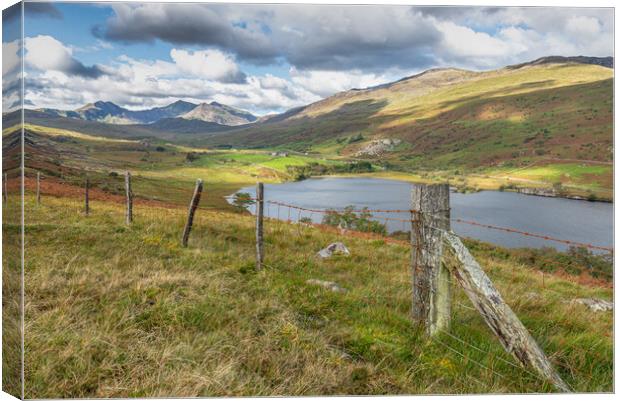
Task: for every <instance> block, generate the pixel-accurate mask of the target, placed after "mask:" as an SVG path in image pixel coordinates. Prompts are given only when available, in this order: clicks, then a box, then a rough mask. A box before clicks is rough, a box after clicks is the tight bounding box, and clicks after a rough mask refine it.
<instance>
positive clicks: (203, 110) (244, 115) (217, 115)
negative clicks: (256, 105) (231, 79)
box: [180, 101, 257, 126]
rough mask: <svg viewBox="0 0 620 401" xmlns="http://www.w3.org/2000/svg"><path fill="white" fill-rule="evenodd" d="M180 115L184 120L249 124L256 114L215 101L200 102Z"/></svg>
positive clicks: (223, 123)
mask: <svg viewBox="0 0 620 401" xmlns="http://www.w3.org/2000/svg"><path fill="white" fill-rule="evenodd" d="M180 117H181V118H184V119H186V120H201V121H206V122H213V123H217V124H220V125H229V126H235V125H244V124H249V123H252V122H254V121H256V120H257V118H256V116H254V115H253V114H251V113H249V112H247V111H244V110H240V109H236V108H234V107H231V106H227V105H225V104H221V103H218V102H216V101H212V102H211V103H200V104H199V105H197V106H196V107H195V108H194V109H193V110H191V111H189V112H187V113H185V114H183V115H182V116H180Z"/></svg>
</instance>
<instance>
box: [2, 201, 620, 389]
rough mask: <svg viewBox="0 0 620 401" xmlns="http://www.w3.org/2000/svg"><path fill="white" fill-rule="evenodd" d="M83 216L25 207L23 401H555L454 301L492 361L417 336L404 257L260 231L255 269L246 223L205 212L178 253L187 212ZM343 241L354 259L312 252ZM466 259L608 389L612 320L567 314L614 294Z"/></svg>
mask: <svg viewBox="0 0 620 401" xmlns="http://www.w3.org/2000/svg"><path fill="white" fill-rule="evenodd" d="M16 206H17V203H16V198H14V197H11V198H10V199H9V205H8V209H5V211H7V210H8V211H9V212H11V211H14V208H15V207H16ZM80 210H81V202H80V201H79V200H71V199H68V198H53V197H49V196H47V197H44V198H43V204H42V205H41V206H36V205H34V203H33V198H32V196H30V195H28V196H27V197H26V212H27V219H26V240H27V244H28V245H27V253H26V283H27V287H26V297H27V303H26V334H27V335H26V372H25V378H26V397H27V398H57V397H63V398H65V397H82V398H88V397H132V396H145V397H151V396H159V397H169V396H223V395H229V396H233V395H234V396H239V395H255V396H267V395H326V394H437V393H451V394H456V393H504V392H546V391H553V389H552V387H551V386H550V385H549V384H546V383H543V382H541V381H540V380H539V379H537V378H535V377H533V376H531V375H529V374H527V373H524V372H523V371H522V370H520V369H517V368H514V367H512V366H511V365H509V364H507V363H505V362H503V361H502V360H501V359H500V358H504V359H507V360H510V356H509V355H507V354H506V353H505V352H504V351H503V350H502V348H501V346H500V345H499V343H498V341H497V340H496V339H495V338H494V337H493V335H492V334H491V332H490V330H489V329H488V328H487V327H486V325H485V324H484V322H483V321H482V319H481V317H480V316H479V315H478V313H477V312H475V311H473V310H471V309H470V308H468V307H467V305H469V303H468V301H467V300H466V298H465V297H464V295H463V293H462V292H461V291H456V292H455V297H456V299H455V303H454V313H453V325H452V330H451V333H452V334H453V335H455V336H457V337H458V338H460V339H463V340H464V341H466V342H467V343H470V344H474V345H475V346H476V347H478V348H480V349H483V350H485V352H483V353H481V352H479V351H477V350H475V349H473V348H470V347H469V346H467V345H464V344H462V343H460V342H459V341H457V340H455V339H453V338H452V337H450V336H448V335H442V336H441V337H440V338H439V339H438V341H427V340H426V339H424V338H423V337H422V336H421V335H419V333H418V332H417V330H416V328H415V327H414V326H413V325H412V323H411V321H410V318H409V313H410V302H411V301H410V296H411V295H410V292H411V287H410V274H409V270H408V264H409V249H408V247H407V246H405V245H400V244H386V243H384V242H383V241H382V240H367V239H357V238H353V237H342V236H340V235H337V234H334V233H329V232H324V231H321V230H318V229H316V228H308V227H302V226H297V225H289V224H286V223H281V222H275V221H267V222H266V243H265V250H266V265H267V268H266V269H265V270H264V271H261V272H258V273H257V272H255V271H254V263H253V260H254V259H253V258H254V251H255V248H254V220H253V218H252V217H251V216H247V215H241V214H230V213H227V212H217V211H205V210H199V211H198V213H197V215H196V220H195V223H194V224H195V225H194V230H193V232H192V234H191V237H190V243H189V247H188V248H186V249H184V248H181V247H180V244H179V238H180V234H181V229H182V227H183V223H184V219H185V214H186V211H185V208H179V209H162V208H154V207H145V206H136V207H135V209H134V210H135V222H134V224H132V225H131V226H126V225H125V224H124V222H123V221H124V218H123V209H122V207H121V206H120V205H118V204H113V203H110V202H98V201H93V202H92V214H91V216H90V217H88V218H86V217H84V216H82V215H81V213H80ZM6 215H7V213H5V216H6ZM6 226H7V225H6V224H5V227H6ZM335 240H341V241H344V242H345V243H346V245H347V246H348V247H349V249H350V250H351V252H352V256H350V257H336V258H334V259H332V260H325V261H321V260H318V259H317V258H316V257H315V256H314V255H315V253H316V252H317V251H318V250H319V249H320V248H321V247H323V246H325V245H326V244H328V243H329V242H332V241H335ZM475 256H476V257H477V258H478V260H479V261H480V263H481V264H482V266H483V267H484V268H485V270H486V271H487V273H488V274H489V276H490V277H491V278H492V280H493V281H494V283H495V284H496V285H497V287H498V288H499V290H500V292H501V293H502V294H503V296H504V297H505V299H506V300H507V302H508V303H509V304H510V305H511V306H512V307H513V308H514V310H515V312H516V313H517V315H518V316H519V317H520V318H521V319H522V321H523V322H524V324H525V325H526V326H527V327H528V329H529V330H530V331H531V332H532V334H533V335H534V337H535V338H536V339H537V340H538V341H539V342H540V344H541V346H542V348H543V349H544V350H545V352H546V353H547V355H548V356H549V357H550V359H551V361H552V363H553V364H554V366H555V367H556V368H558V370H559V371H560V373H561V375H562V377H563V378H564V379H565V380H566V381H567V382H568V383H569V384H570V385H571V386H572V387H573V388H574V389H575V390H577V391H597V392H600V391H605V392H608V391H611V390H612V366H613V365H612V362H613V361H612V349H613V348H612V346H613V345H612V336H611V333H612V315H611V314H610V313H597V314H594V313H590V312H589V311H588V310H586V309H585V308H583V307H581V306H578V305H571V304H570V303H568V302H567V301H570V300H571V299H572V298H574V297H588V296H596V297H602V298H605V299H610V298H611V297H612V291H611V290H610V289H605V288H598V287H584V286H580V285H577V284H575V283H573V282H570V281H566V280H565V279H561V278H558V277H553V276H550V275H547V276H546V277H545V279H544V283H545V284H544V286H543V280H542V277H541V275H540V274H539V273H536V272H535V271H533V270H532V269H531V268H529V267H528V266H527V265H521V264H517V263H514V262H512V261H510V260H504V259H502V258H497V257H496V256H495V253H493V252H487V251H485V250H484V249H482V248H481V249H476V250H475ZM310 278H316V279H322V280H330V281H335V282H337V283H338V284H340V285H341V286H342V287H344V288H346V289H347V290H348V292H346V293H344V294H342V293H334V292H330V291H327V290H325V289H322V288H320V287H314V286H311V285H308V284H306V280H307V279H310ZM462 305H465V306H462ZM441 343H444V344H445V345H447V346H449V347H451V348H453V349H454V350H456V351H458V353H460V354H463V355H464V357H462V356H460V355H459V354H458V353H455V352H453V351H450V350H448V349H447V348H446V347H445V345H442V344H441ZM487 351H488V352H487ZM477 362H478V363H481V364H482V365H483V366H485V368H482V367H480V366H479V365H478V364H477Z"/></svg>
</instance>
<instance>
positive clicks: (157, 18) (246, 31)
mask: <svg viewBox="0 0 620 401" xmlns="http://www.w3.org/2000/svg"><path fill="white" fill-rule="evenodd" d="M111 7H112V9H113V10H114V16H113V17H111V18H110V19H108V21H107V22H106V23H105V24H104V25H96V26H94V27H93V30H92V32H93V34H94V35H95V36H96V37H99V38H104V39H107V40H111V41H120V42H125V43H135V42H150V43H152V42H154V41H155V40H156V39H160V40H163V41H166V42H169V43H172V44H175V45H192V44H194V45H196V44H199V45H211V46H217V47H220V48H224V49H230V50H232V51H234V52H235V53H236V54H237V55H238V56H239V57H241V58H244V59H250V60H272V59H273V58H274V57H275V56H276V55H277V52H276V49H275V48H274V47H273V44H272V43H271V42H270V41H269V39H268V38H267V34H266V33H265V32H264V31H262V27H261V26H259V25H257V24H253V23H246V24H237V25H235V24H234V23H233V22H232V21H229V20H227V19H226V18H225V17H223V16H222V15H219V14H218V13H217V12H216V11H215V9H217V7H210V6H207V5H201V4H114V5H112V6H111Z"/></svg>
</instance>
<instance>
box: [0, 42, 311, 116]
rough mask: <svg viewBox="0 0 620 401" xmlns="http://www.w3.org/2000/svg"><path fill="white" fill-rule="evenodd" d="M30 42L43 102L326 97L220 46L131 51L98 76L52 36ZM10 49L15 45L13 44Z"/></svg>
mask: <svg viewBox="0 0 620 401" xmlns="http://www.w3.org/2000/svg"><path fill="white" fill-rule="evenodd" d="M26 46H27V52H28V53H27V58H26V61H27V69H26V71H27V73H28V79H27V85H26V99H27V100H28V101H29V102H32V103H33V104H34V105H36V106H37V107H50V108H65V109H74V108H77V107H80V106H82V105H83V104H85V103H90V102H94V101H97V100H107V101H112V102H115V103H118V104H120V105H123V106H126V107H129V108H146V107H154V106H163V105H167V104H169V103H171V102H173V101H175V100H177V99H184V100H187V101H194V102H204V101H207V100H215V101H218V102H221V103H224V104H229V105H231V106H235V107H239V108H243V109H247V110H250V111H252V112H254V113H258V114H265V113H269V112H273V111H284V110H286V109H289V108H292V107H296V106H300V105H303V104H307V103H310V102H314V101H317V100H319V99H320V97H319V96H318V95H317V94H316V93H313V92H311V91H310V90H307V89H305V88H303V87H301V86H299V85H295V84H294V83H293V82H292V81H290V80H287V79H284V78H280V77H276V76H274V75H271V74H265V75H261V76H246V75H245V74H244V73H243V72H242V71H241V69H240V68H239V66H238V65H237V64H236V63H235V61H234V59H233V57H232V56H231V55H229V54H225V53H223V52H221V51H219V50H204V51H202V50H201V51H193V52H189V51H186V50H182V49H172V50H171V52H170V57H171V59H172V61H166V60H159V59H158V60H141V59H134V58H132V57H129V56H126V55H125V56H121V57H118V58H116V59H115V60H113V61H112V62H111V63H110V64H109V65H105V66H97V68H99V69H100V70H101V71H105V73H104V74H101V75H99V76H97V77H92V76H88V75H80V74H75V73H74V67H73V66H72V60H74V61H76V62H77V60H75V59H74V58H73V54H72V50H71V48H69V47H68V46H65V45H63V44H62V43H61V42H60V41H58V40H56V39H54V38H52V37H35V38H27V40H26ZM5 50H6V51H7V52H8V51H12V47H7V48H6V49H5ZM43 50H45V51H43ZM40 53H44V54H45V55H46V56H47V57H44V56H41V55H40ZM28 54H30V57H28ZM85 68H87V67H85ZM240 77H241V78H242V79H240Z"/></svg>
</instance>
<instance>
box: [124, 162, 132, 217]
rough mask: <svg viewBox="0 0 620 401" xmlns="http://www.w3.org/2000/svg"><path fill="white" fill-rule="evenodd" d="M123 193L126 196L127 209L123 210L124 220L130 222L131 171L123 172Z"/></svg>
mask: <svg viewBox="0 0 620 401" xmlns="http://www.w3.org/2000/svg"><path fill="white" fill-rule="evenodd" d="M125 194H126V198H127V209H126V212H125V221H126V223H127V224H131V222H132V221H133V193H132V192H131V173H130V172H129V171H127V172H126V173H125Z"/></svg>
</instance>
